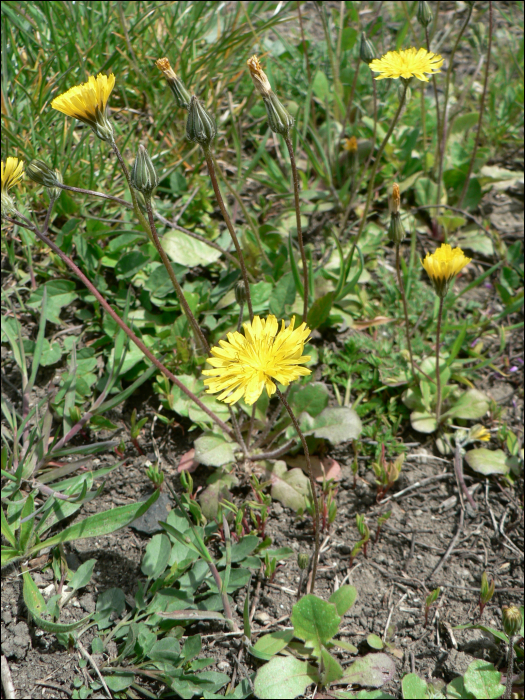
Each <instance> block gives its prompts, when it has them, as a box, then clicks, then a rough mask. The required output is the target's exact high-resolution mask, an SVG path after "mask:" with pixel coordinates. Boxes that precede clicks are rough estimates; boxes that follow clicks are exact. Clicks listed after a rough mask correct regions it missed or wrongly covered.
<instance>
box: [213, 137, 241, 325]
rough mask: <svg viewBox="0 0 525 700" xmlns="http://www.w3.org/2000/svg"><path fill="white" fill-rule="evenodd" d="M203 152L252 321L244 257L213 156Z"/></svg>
mask: <svg viewBox="0 0 525 700" xmlns="http://www.w3.org/2000/svg"><path fill="white" fill-rule="evenodd" d="M203 151H204V158H205V159H206V165H207V166H208V172H209V174H210V179H211V184H212V186H213V191H214V192H215V197H216V199H217V203H218V205H219V209H220V210H221V214H222V216H223V219H224V221H225V222H226V226H227V227H228V231H229V232H230V236H231V237H232V241H233V244H234V246H235V250H236V251H237V255H238V257H239V263H240V266H241V274H242V279H243V281H244V288H245V290H246V301H247V303H248V311H249V312H250V321H251V320H253V309H252V298H251V295H250V283H249V282H248V272H247V270H246V265H245V263H244V255H243V254H242V250H241V246H240V244H239V239H238V238H237V234H236V233H235V229H234V228H233V224H232V222H231V219H230V215H229V214H228V211H227V209H226V206H225V204H224V200H223V198H222V194H221V191H220V189H219V183H218V182H217V175H216V173H215V165H214V164H213V156H212V154H211V150H210V148H206V149H204V148H203Z"/></svg>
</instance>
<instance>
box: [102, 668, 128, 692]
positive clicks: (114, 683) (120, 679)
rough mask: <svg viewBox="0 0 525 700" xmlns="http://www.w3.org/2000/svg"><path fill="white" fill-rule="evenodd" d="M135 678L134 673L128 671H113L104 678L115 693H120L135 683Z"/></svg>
mask: <svg viewBox="0 0 525 700" xmlns="http://www.w3.org/2000/svg"><path fill="white" fill-rule="evenodd" d="M134 678H135V674H134V673H127V672H126V671H113V672H112V673H111V675H106V676H105V677H104V680H105V681H106V685H107V686H108V688H109V689H110V690H111V691H112V692H113V693H119V692H121V691H123V690H126V688H129V686H130V685H131V684H132V683H133V680H134Z"/></svg>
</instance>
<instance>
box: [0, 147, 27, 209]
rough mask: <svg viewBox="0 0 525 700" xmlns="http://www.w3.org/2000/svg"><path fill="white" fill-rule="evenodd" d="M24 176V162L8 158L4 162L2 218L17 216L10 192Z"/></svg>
mask: <svg viewBox="0 0 525 700" xmlns="http://www.w3.org/2000/svg"><path fill="white" fill-rule="evenodd" d="M23 176H24V161H23V160H20V161H19V160H18V158H12V157H8V158H6V161H5V163H4V161H2V216H5V215H6V214H9V215H12V214H16V209H15V203H14V201H13V198H12V197H11V195H10V194H9V190H10V189H11V188H12V187H14V186H15V185H16V183H17V182H19V181H20V180H21V179H22V177H23Z"/></svg>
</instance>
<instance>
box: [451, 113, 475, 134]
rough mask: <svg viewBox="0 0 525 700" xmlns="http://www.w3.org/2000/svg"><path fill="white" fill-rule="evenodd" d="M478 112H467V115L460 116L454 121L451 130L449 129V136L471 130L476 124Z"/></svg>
mask: <svg viewBox="0 0 525 700" xmlns="http://www.w3.org/2000/svg"><path fill="white" fill-rule="evenodd" d="M478 120H479V112H469V113H468V114H462V115H461V116H460V117H457V118H456V119H454V122H453V124H452V128H451V129H450V133H451V134H459V133H461V132H462V131H466V130H467V129H471V128H472V127H473V126H475V125H476V124H477V123H478Z"/></svg>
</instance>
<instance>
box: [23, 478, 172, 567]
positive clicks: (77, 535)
mask: <svg viewBox="0 0 525 700" xmlns="http://www.w3.org/2000/svg"><path fill="white" fill-rule="evenodd" d="M159 494H160V491H159V490H158V489H155V491H154V492H153V493H152V494H151V496H150V497H149V498H148V500H147V501H142V502H140V503H132V504H131V505H129V506H120V507H118V508H113V509H112V510H107V511H104V512H103V513H96V514H95V515H90V516H89V517H87V518H85V519H84V520H81V521H80V522H79V523H75V524H74V525H71V526H70V527H67V528H66V529H65V530H62V532H59V533H58V534H56V535H53V537H50V538H49V539H47V540H44V541H43V542H39V543H38V544H36V545H34V547H32V548H31V554H35V553H36V552H39V551H40V550H41V549H44V547H53V546H54V545H56V544H60V543H63V542H71V541H73V540H83V539H86V538H87V537H101V536H102V535H109V533H110V532H115V530H119V529H120V528H122V527H126V526H127V525H129V524H130V523H132V522H133V521H134V520H135V519H136V518H139V517H140V516H141V515H142V514H143V513H145V512H146V511H147V510H148V508H149V507H150V506H151V505H153V503H155V501H156V500H157V498H158V497H159Z"/></svg>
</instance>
